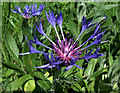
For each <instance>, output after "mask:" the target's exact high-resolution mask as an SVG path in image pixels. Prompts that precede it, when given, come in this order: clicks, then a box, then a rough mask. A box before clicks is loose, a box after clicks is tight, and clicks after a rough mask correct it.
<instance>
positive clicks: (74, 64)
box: [74, 64, 83, 69]
mask: <svg viewBox="0 0 120 93" xmlns="http://www.w3.org/2000/svg"><path fill="white" fill-rule="evenodd" d="M74 66H76V67H78V68H80V69H83V68H82V67H80V66H79V65H76V64H74Z"/></svg>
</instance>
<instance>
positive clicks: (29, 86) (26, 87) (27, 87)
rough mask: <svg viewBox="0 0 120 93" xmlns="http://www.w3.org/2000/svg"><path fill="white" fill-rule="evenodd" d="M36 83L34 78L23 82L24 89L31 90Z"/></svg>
mask: <svg viewBox="0 0 120 93" xmlns="http://www.w3.org/2000/svg"><path fill="white" fill-rule="evenodd" d="M35 87H36V85H35V81H34V80H29V81H27V82H26V83H25V85H24V91H26V92H27V91H31V92H32V91H33V90H34V89H35Z"/></svg>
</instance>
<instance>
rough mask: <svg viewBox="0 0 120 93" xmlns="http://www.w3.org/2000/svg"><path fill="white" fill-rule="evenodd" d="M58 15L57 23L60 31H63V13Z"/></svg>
mask: <svg viewBox="0 0 120 93" xmlns="http://www.w3.org/2000/svg"><path fill="white" fill-rule="evenodd" d="M57 15H58V17H57V20H56V21H57V23H58V25H59V27H60V29H62V22H63V17H62V12H60V14H58V13H57Z"/></svg>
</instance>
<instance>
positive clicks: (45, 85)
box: [34, 72, 51, 91]
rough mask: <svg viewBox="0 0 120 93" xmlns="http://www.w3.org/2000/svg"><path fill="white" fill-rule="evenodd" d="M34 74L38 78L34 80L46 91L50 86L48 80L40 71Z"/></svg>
mask: <svg viewBox="0 0 120 93" xmlns="http://www.w3.org/2000/svg"><path fill="white" fill-rule="evenodd" d="M34 76H35V77H37V78H39V79H40V80H37V81H36V82H37V84H38V85H39V86H40V87H41V88H43V89H44V90H45V91H48V90H49V89H50V88H51V83H50V81H49V80H48V79H47V78H46V77H45V76H44V74H43V73H42V72H34Z"/></svg>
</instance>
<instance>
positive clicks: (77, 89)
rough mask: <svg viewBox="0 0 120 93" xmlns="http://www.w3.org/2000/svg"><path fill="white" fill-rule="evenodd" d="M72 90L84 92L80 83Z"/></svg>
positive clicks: (73, 86)
mask: <svg viewBox="0 0 120 93" xmlns="http://www.w3.org/2000/svg"><path fill="white" fill-rule="evenodd" d="M71 88H72V89H74V90H75V91H78V92H80V91H82V88H81V86H80V85H79V84H78V83H76V84H74V85H72V86H71Z"/></svg>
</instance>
